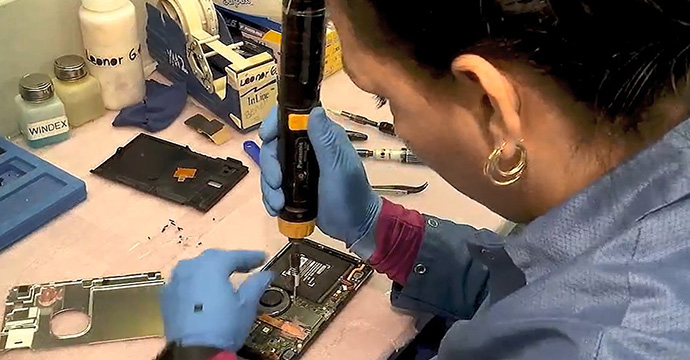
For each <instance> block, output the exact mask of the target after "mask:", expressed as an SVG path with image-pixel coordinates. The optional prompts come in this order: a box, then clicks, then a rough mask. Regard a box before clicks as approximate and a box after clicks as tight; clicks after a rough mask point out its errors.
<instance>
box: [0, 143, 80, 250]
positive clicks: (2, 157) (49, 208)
mask: <svg viewBox="0 0 690 360" xmlns="http://www.w3.org/2000/svg"><path fill="white" fill-rule="evenodd" d="M85 199H86V184H85V183H84V182H83V181H81V180H80V179H78V178H76V177H74V176H72V175H70V174H68V173H67V172H65V171H63V170H61V169H59V168H57V167H55V166H54V165H52V164H50V163H48V162H47V161H44V160H42V159H40V158H39V157H38V156H36V155H34V154H32V153H30V152H28V151H26V150H24V149H22V148H20V147H18V146H17V145H15V144H13V143H11V142H9V141H7V140H5V139H3V138H0V250H3V249H5V248H7V247H8V246H10V245H12V244H14V243H15V242H17V241H19V240H21V239H22V238H24V237H25V236H26V235H28V234H30V233H31V232H33V231H34V230H36V229H38V228H40V227H41V226H43V225H44V224H46V223H48V222H49V221H50V220H52V219H53V218H55V217H57V216H58V215H60V214H62V213H64V212H66V211H68V210H69V209H71V208H73V207H74V206H76V205H77V204H79V203H81V202H82V201H84V200H85Z"/></svg>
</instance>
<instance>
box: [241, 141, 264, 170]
mask: <svg viewBox="0 0 690 360" xmlns="http://www.w3.org/2000/svg"><path fill="white" fill-rule="evenodd" d="M243 147H244V152H246V153H247V155H249V157H250V158H252V160H254V162H255V163H256V165H259V166H261V160H259V159H260V157H259V154H260V153H261V148H260V147H259V145H258V144H257V143H255V142H254V141H252V140H247V141H245V142H244V144H243Z"/></svg>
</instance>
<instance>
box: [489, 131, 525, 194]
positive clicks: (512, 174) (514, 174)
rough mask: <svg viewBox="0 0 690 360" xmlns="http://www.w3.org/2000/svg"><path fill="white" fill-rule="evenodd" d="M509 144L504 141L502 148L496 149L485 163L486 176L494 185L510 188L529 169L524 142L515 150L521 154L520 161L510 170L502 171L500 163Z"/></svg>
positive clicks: (516, 145) (518, 144)
mask: <svg viewBox="0 0 690 360" xmlns="http://www.w3.org/2000/svg"><path fill="white" fill-rule="evenodd" d="M506 145H507V143H506V142H505V141H504V142H503V143H502V144H501V146H500V147H498V148H496V149H494V151H492V152H491V154H490V155H489V158H488V159H486V163H484V175H485V176H486V177H488V178H489V180H491V182H492V183H494V185H498V186H508V185H512V184H514V183H516V182H517V181H518V180H520V178H521V177H522V174H523V173H524V172H525V168H526V167H527V150H526V149H525V147H524V146H523V145H522V140H520V141H519V142H518V143H517V144H515V149H516V150H517V151H518V152H519V153H520V160H519V161H518V163H517V164H516V165H515V166H513V167H512V168H510V169H509V170H501V169H500V168H499V165H498V163H499V161H500V160H501V155H502V154H503V151H504V150H505V147H506Z"/></svg>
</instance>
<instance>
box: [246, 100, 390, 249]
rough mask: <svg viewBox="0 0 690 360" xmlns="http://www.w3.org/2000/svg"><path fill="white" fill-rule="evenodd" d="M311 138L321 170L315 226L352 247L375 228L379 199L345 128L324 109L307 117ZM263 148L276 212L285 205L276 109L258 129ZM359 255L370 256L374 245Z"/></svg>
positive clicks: (265, 179) (269, 204) (267, 197)
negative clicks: (334, 120) (279, 160)
mask: <svg viewBox="0 0 690 360" xmlns="http://www.w3.org/2000/svg"><path fill="white" fill-rule="evenodd" d="M307 132H308V134H309V139H310V140H311V143H312V145H313V147H314V151H315V152H316V158H317V160H318V162H319V167H320V169H321V171H320V173H321V176H320V178H319V213H318V217H317V219H316V224H317V226H318V227H319V229H321V231H323V232H324V233H325V234H327V235H329V236H331V237H333V238H336V239H339V240H341V241H344V242H345V243H346V244H347V245H348V247H351V246H353V245H354V244H355V243H357V242H358V241H359V240H360V239H362V238H364V237H365V236H366V235H371V236H373V227H374V225H375V223H376V219H377V218H378V215H379V212H380V211H381V204H382V202H381V198H380V197H379V196H378V195H376V194H375V193H374V192H373V191H372V189H371V186H370V185H369V180H368V179H367V174H366V172H365V171H364V166H363V165H362V160H361V159H360V158H359V155H357V151H356V150H355V148H354V147H353V146H352V143H350V140H349V139H348V138H347V134H346V133H345V130H344V129H343V128H342V127H341V126H340V125H338V124H336V123H334V122H333V121H332V120H331V119H329V118H328V117H327V116H326V113H325V112H324V110H323V108H320V107H318V108H315V109H314V110H312V112H311V114H310V115H309V127H308V131H307ZM259 136H260V137H261V140H263V146H262V147H261V191H262V192H263V201H264V205H265V206H266V209H267V211H268V213H269V214H270V215H272V216H277V215H278V214H279V212H280V210H281V209H282V208H283V206H284V205H285V196H284V194H283V191H282V190H281V182H282V173H281V170H280V163H279V162H278V117H277V111H276V109H273V111H272V112H271V114H270V115H269V117H268V118H267V119H266V120H264V122H263V124H262V125H261V130H260V131H259ZM353 251H355V252H357V253H358V254H359V255H360V256H362V257H364V258H368V256H370V255H371V254H370V252H372V251H373V249H369V250H367V251H365V253H369V254H366V255H365V254H362V253H360V252H358V251H356V249H353Z"/></svg>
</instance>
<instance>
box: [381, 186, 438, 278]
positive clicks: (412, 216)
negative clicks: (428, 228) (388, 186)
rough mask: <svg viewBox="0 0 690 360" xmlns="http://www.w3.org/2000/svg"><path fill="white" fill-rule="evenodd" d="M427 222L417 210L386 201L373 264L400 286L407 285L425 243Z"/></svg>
mask: <svg viewBox="0 0 690 360" xmlns="http://www.w3.org/2000/svg"><path fill="white" fill-rule="evenodd" d="M425 223H426V219H425V217H424V215H422V214H420V213H419V212H417V211H414V210H408V209H405V208H404V207H402V206H400V205H397V204H394V203H392V202H390V201H388V200H386V199H383V206H382V208H381V213H380V215H379V218H378V221H377V223H376V228H375V230H374V236H375V238H376V250H375V251H374V254H373V255H372V256H371V258H369V263H370V264H371V266H373V267H374V269H376V271H378V272H381V273H384V274H386V275H388V277H389V278H390V279H391V280H393V281H395V282H396V283H398V284H400V285H405V284H406V283H407V276H408V275H409V274H410V272H412V267H413V266H414V262H415V259H417V254H418V253H419V249H420V248H421V247H422V241H423V240H424V229H425Z"/></svg>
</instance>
